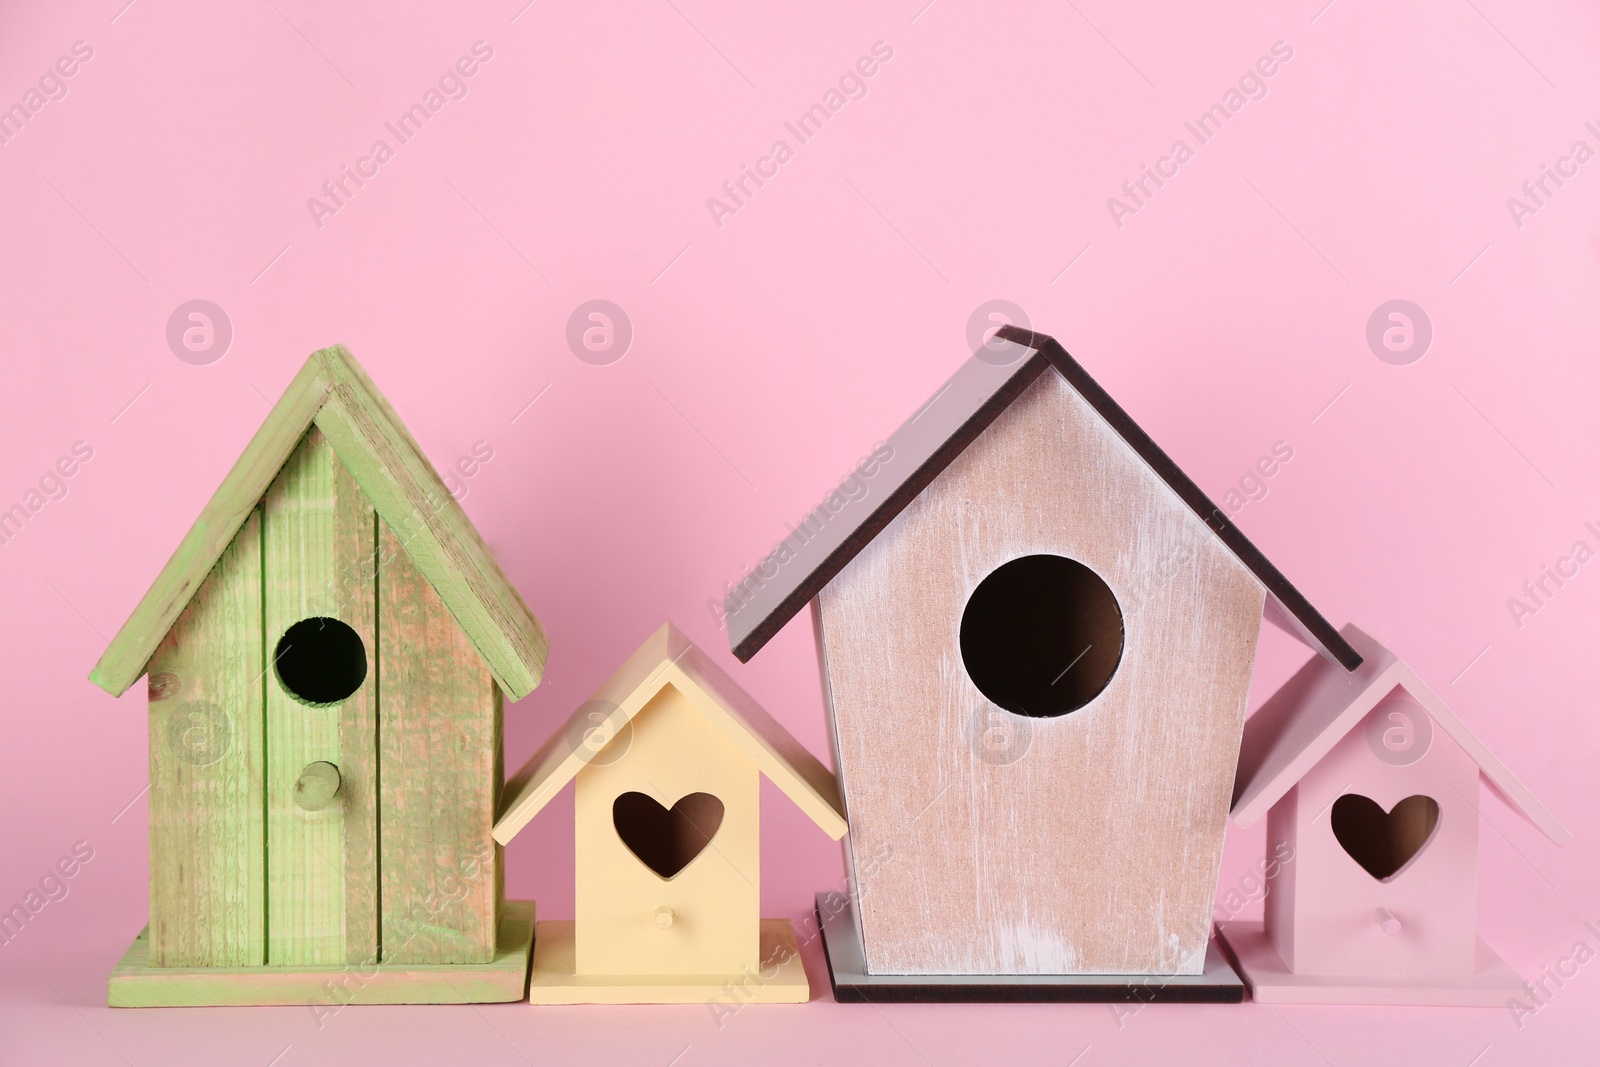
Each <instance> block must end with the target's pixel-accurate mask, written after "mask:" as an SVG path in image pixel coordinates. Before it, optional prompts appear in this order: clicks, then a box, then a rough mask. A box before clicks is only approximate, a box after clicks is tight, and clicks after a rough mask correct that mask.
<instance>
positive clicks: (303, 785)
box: [294, 760, 341, 811]
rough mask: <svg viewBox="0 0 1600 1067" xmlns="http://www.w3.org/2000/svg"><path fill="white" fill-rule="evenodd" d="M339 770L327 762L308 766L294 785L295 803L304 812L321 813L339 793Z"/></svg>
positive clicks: (318, 762)
mask: <svg viewBox="0 0 1600 1067" xmlns="http://www.w3.org/2000/svg"><path fill="white" fill-rule="evenodd" d="M340 782H341V780H340V778H339V768H337V767H335V766H334V765H333V764H331V763H328V762H327V761H325V760H318V761H317V762H315V763H311V764H307V765H306V769H305V770H303V771H301V772H300V777H299V779H297V780H296V781H295V783H294V802H295V803H296V804H297V805H299V807H300V809H301V810H302V811H321V810H322V809H323V808H325V807H327V806H328V805H329V804H331V803H332V802H333V798H334V797H335V796H337V795H338V793H339V785H340Z"/></svg>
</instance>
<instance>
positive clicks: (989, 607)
mask: <svg viewBox="0 0 1600 1067" xmlns="http://www.w3.org/2000/svg"><path fill="white" fill-rule="evenodd" d="M961 662H962V663H963V664H964V665H965V666H966V668H967V676H968V677H969V678H971V679H972V684H973V685H976V686H977V687H978V690H979V692H981V693H982V694H983V695H984V696H986V697H988V698H989V699H990V700H992V701H994V702H995V703H996V704H998V705H1000V707H1002V708H1004V709H1006V710H1007V711H1010V712H1015V713H1016V714H1018V715H1027V716H1030V717H1033V718H1052V717H1054V716H1057V715H1065V714H1067V713H1068V712H1072V711H1077V710H1078V709H1079V708H1081V707H1083V706H1084V705H1085V704H1087V703H1089V701H1091V700H1093V699H1094V698H1095V697H1097V696H1099V695H1100V692H1101V691H1102V690H1104V689H1105V687H1106V686H1107V685H1109V684H1110V682H1111V677H1112V675H1114V674H1116V673H1117V665H1118V664H1119V663H1121V662H1122V609H1121V607H1119V606H1118V604H1117V598H1116V595H1115V594H1114V593H1112V592H1111V587H1110V586H1108V585H1107V584H1106V583H1105V581H1104V580H1103V579H1101V577H1100V576H1099V575H1098V574H1096V573H1095V572H1094V571H1092V570H1090V569H1089V568H1088V567H1085V566H1084V565H1083V564H1081V563H1079V562H1078V561H1077V560H1074V559H1068V558H1066V557H1065V556H1053V555H1033V556H1022V557H1019V558H1018V559H1014V560H1011V561H1010V562H1008V563H1003V564H1001V565H1000V566H999V567H996V568H995V569H994V570H993V571H992V572H991V573H990V574H989V576H988V577H986V578H985V579H984V580H983V581H981V582H979V583H978V588H976V589H974V590H973V591H972V596H971V597H970V598H968V600H967V606H966V609H965V610H964V611H963V612H962V613H961Z"/></svg>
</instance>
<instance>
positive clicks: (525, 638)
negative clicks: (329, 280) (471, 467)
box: [317, 349, 550, 700]
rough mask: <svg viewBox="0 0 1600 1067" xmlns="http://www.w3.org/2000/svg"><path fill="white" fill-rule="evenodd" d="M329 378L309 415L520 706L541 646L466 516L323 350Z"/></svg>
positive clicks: (357, 379)
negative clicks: (321, 400)
mask: <svg viewBox="0 0 1600 1067" xmlns="http://www.w3.org/2000/svg"><path fill="white" fill-rule="evenodd" d="M330 352H336V353H338V355H337V356H330V357H329V361H330V366H331V367H332V368H333V369H332V373H333V375H334V377H335V379H336V384H335V386H334V388H333V391H332V392H331V393H330V395H329V397H328V400H327V402H326V403H325V404H324V405H323V407H322V410H321V411H319V412H318V413H317V426H318V427H319V428H321V429H322V431H323V432H324V433H326V434H327V435H328V440H329V441H331V442H332V443H333V446H334V448H336V449H338V451H339V455H340V457H341V458H342V459H343V460H344V462H345V463H346V464H347V465H348V466H349V467H350V470H351V473H353V474H354V475H355V478H356V480H357V481H358V482H360V483H361V486H362V488H363V489H365V490H366V492H367V496H368V497H369V498H370V499H371V500H372V504H373V506H374V507H376V508H377V509H378V513H379V514H380V515H382V516H383V519H384V521H385V522H387V523H388V524H389V527H390V528H391V529H392V530H394V532H395V536H396V537H398V538H399V539H400V541H401V543H402V544H404V545H405V548H406V553H407V555H409V556H410V557H411V560H412V562H413V563H415V564H416V566H417V569H418V570H420V571H422V573H423V574H425V575H427V576H428V580H429V581H430V582H431V583H432V585H433V588H434V591H435V592H437V593H438V594H439V597H440V599H442V600H443V601H444V603H445V604H446V605H447V606H448V607H449V608H450V611H451V614H453V615H454V616H455V617H456V621H458V622H459V623H460V624H461V628H462V629H463V630H465V631H466V633H467V635H468V636H469V637H470V638H471V639H472V642H473V645H474V646H475V647H476V648H477V649H478V650H479V651H480V652H481V653H482V654H483V657H484V660H485V661H486V662H487V663H488V664H489V667H490V669H491V670H492V671H494V674H495V679H496V680H497V681H498V682H499V683H500V685H501V687H502V688H503V689H504V690H505V691H506V692H507V693H510V694H511V696H512V699H514V700H520V699H521V698H522V697H525V696H527V695H528V694H529V693H530V692H532V691H533V688H534V687H535V686H537V685H538V684H539V678H540V676H541V675H543V673H544V665H545V659H546V656H547V655H548V653H549V647H550V643H549V640H548V639H547V638H546V637H545V633H544V630H543V628H541V627H540V625H539V620H537V619H535V618H534V617H533V613H532V612H531V611H529V610H528V605H527V604H526V603H524V602H523V599H522V594H521V593H519V592H518V591H517V587H516V586H514V585H512V584H511V581H510V579H508V578H507V577H506V576H505V572H503V571H502V570H501V569H500V565H499V564H498V563H497V562H495V558H494V556H493V554H491V553H490V551H489V547H488V545H486V544H484V541H483V537H482V536H481V535H480V534H479V533H478V530H477V527H475V526H473V525H472V520H471V519H469V518H467V513H466V512H465V511H463V510H461V505H460V504H458V503H457V502H456V500H455V498H454V497H453V496H451V495H450V490H449V489H447V488H445V484H444V481H443V480H442V479H441V478H440V477H439V474H438V472H437V471H435V470H434V469H433V465H432V464H431V463H429V462H428V458H427V456H425V455H424V454H423V452H422V449H421V447H420V446H418V444H417V442H416V441H415V440H414V439H413V438H412V437H411V433H410V431H408V430H407V429H406V427H405V424H404V423H402V422H401V421H400V418H399V416H397V415H396V414H395V413H394V409H393V408H391V407H390V406H389V402H388V401H387V400H386V399H384V397H383V395H382V394H381V393H379V392H378V390H377V388H376V387H375V386H374V385H373V384H372V381H371V379H369V378H368V377H367V374H366V372H365V371H364V370H362V369H361V367H360V365H359V364H357V363H356V362H355V360H353V359H351V358H350V356H349V353H347V352H344V350H343V349H327V350H324V353H323V354H326V353H330Z"/></svg>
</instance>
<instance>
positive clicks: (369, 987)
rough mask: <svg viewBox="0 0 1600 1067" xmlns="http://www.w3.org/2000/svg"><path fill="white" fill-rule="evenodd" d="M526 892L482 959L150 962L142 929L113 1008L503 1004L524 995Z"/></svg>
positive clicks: (115, 975)
mask: <svg viewBox="0 0 1600 1067" xmlns="http://www.w3.org/2000/svg"><path fill="white" fill-rule="evenodd" d="M533 928H534V907H533V901H531V900H514V901H510V902H508V903H507V904H506V908H505V911H504V913H503V914H502V917H501V921H500V937H499V941H498V943H497V945H496V948H495V953H494V959H493V960H491V961H490V962H488V963H481V964H466V965H462V964H447V965H430V964H397V965H389V964H381V963H380V964H371V965H367V964H357V965H355V966H351V965H349V964H342V965H338V966H327V967H320V968H319V967H254V968H244V967H214V968H173V967H153V966H151V965H150V962H149V957H148V944H149V942H148V940H147V938H146V936H145V935H143V934H141V935H140V936H139V937H138V938H137V939H136V940H135V941H134V942H133V944H132V945H131V946H130V947H129V948H128V951H127V952H126V953H125V954H124V955H123V957H122V960H121V961H120V962H119V963H118V964H117V965H116V967H115V968H114V969H113V970H112V972H111V980H110V982H109V983H108V986H109V988H108V993H109V998H108V999H109V1003H110V1006H111V1007H113V1008H164V1007H185V1006H214V1005H221V1004H250V1005H254V1004H287V1005H294V1006H295V1007H298V1008H302V1009H303V1008H305V1007H307V1006H309V1007H310V1008H311V1010H312V1011H313V1013H315V1015H316V1018H317V1020H318V1022H319V1023H320V1022H322V1021H323V1020H324V1019H325V1018H326V1017H327V1016H328V1015H331V1014H333V1013H334V1012H336V1011H338V1010H339V1009H340V1008H342V1007H343V1006H344V1005H346V1004H501V1003H507V1002H510V1001H515V1000H522V999H523V998H524V997H526V996H527V990H528V961H529V958H530V957H531V956H532V955H533Z"/></svg>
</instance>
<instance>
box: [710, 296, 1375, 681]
mask: <svg viewBox="0 0 1600 1067" xmlns="http://www.w3.org/2000/svg"><path fill="white" fill-rule="evenodd" d="M996 338H997V340H996V342H994V343H992V344H991V345H990V346H986V347H985V348H984V349H982V350H981V351H979V352H978V353H977V354H976V355H974V356H973V357H972V358H971V359H969V360H968V361H967V362H966V363H964V364H963V365H962V366H961V367H960V368H959V369H958V370H957V371H956V373H955V374H954V375H953V376H952V377H951V378H950V380H949V381H947V382H946V383H945V384H944V386H943V387H942V388H941V389H940V390H939V391H938V392H937V393H935V394H934V396H933V398H932V399H931V400H929V401H928V402H927V403H926V404H924V405H923V406H922V407H921V408H920V409H918V411H917V413H916V414H914V415H913V416H911V418H910V419H909V420H908V421H907V422H906V423H905V425H903V426H901V427H900V429H899V430H897V431H895V433H894V435H893V436H892V437H890V438H889V440H888V441H886V442H884V443H883V444H882V445H880V446H879V447H878V448H876V449H875V450H874V451H873V453H872V456H871V457H870V458H869V459H868V460H866V461H864V466H863V467H859V468H858V469H857V471H856V472H854V473H852V474H851V475H850V476H849V477H848V478H847V479H846V480H845V482H844V484H843V485H841V486H840V487H839V488H838V489H836V490H835V491H834V492H832V493H830V494H829V495H828V497H827V498H826V499H824V501H823V502H822V504H821V505H819V506H818V507H817V508H816V509H815V510H814V511H812V513H811V514H810V515H808V516H806V518H805V520H804V521H802V522H801V524H800V525H799V526H798V527H797V528H795V529H793V530H792V531H791V533H790V534H789V536H788V537H786V538H785V539H784V540H783V541H782V542H780V544H779V545H778V546H776V547H775V549H774V551H773V553H772V554H771V555H769V556H767V558H766V559H764V560H762V561H761V563H760V564H758V565H757V566H756V568H755V570H754V571H752V572H751V573H750V574H749V575H747V576H746V577H745V579H744V581H742V582H740V583H739V584H738V585H737V586H735V587H734V589H733V590H732V591H731V592H729V594H728V595H727V598H726V600H725V601H724V608H725V610H726V612H727V623H728V640H729V643H730V644H731V645H732V647H733V654H734V655H735V656H737V657H739V659H740V660H741V661H748V660H749V659H750V657H751V656H754V655H755V654H756V653H757V652H758V651H760V650H761V647H762V646H763V645H765V644H766V643H767V642H768V641H769V640H771V639H772V637H773V635H774V634H776V633H777V632H778V631H779V630H780V629H782V628H783V626H784V625H785V624H786V623H787V622H788V621H789V620H790V619H792V618H793V617H794V616H795V614H796V613H797V612H798V611H799V610H800V609H801V608H803V607H804V606H805V605H806V604H807V603H808V602H809V601H810V600H811V599H812V598H813V597H815V596H816V595H817V594H818V593H819V592H821V591H822V589H823V588H824V587H825V586H826V585H827V584H828V583H829V582H830V581H832V580H833V579H834V577H835V576H836V575H837V574H838V573H839V572H840V571H841V570H843V569H844V567H845V566H846V565H847V564H848V563H849V562H850V561H851V560H852V559H854V558H855V557H856V555H857V554H858V553H860V552H861V550H862V549H864V548H866V547H867V545H868V544H870V543H871V542H872V540H873V538H875V537H877V536H878V534H879V533H880V532H882V531H883V529H884V528H885V527H886V526H888V525H889V523H890V522H892V521H893V520H894V518H895V516H897V515H899V514H900V512H902V511H903V510H905V508H906V507H907V506H908V505H909V504H910V503H911V502H912V501H913V500H915V499H916V498H917V495H918V494H919V493H921V492H922V490H923V489H925V488H927V486H928V485H929V484H930V483H931V482H932V481H933V480H934V479H935V478H936V477H938V475H939V474H940V472H941V471H943V470H944V469H945V468H946V467H947V466H949V465H950V463H951V462H952V461H954V460H955V458H956V457H957V456H959V455H960V454H961V453H962V452H964V451H965V450H966V448H967V446H968V445H970V444H971V443H972V442H973V441H975V440H976V439H977V437H978V435H979V434H981V433H982V432H983V431H984V430H985V429H987V428H988V427H989V425H990V423H992V422H994V420H995V419H996V418H998V417H999V415H1000V413H1001V412H1003V411H1004V410H1005V409H1006V408H1008V407H1009V406H1010V405H1011V403H1012V401H1014V400H1016V399H1017V398H1018V397H1019V396H1021V395H1022V393H1023V392H1024V391H1025V390H1026V389H1027V387H1028V386H1029V385H1032V384H1033V382H1034V381H1035V380H1036V379H1037V378H1038V377H1039V375H1041V374H1044V373H1046V372H1048V371H1050V370H1051V369H1054V371H1055V372H1056V373H1059V374H1060V375H1061V376H1062V377H1063V378H1065V379H1066V381H1067V383H1068V384H1069V385H1071V386H1072V388H1073V389H1075V390H1076V391H1077V393H1078V395H1079V396H1081V397H1082V398H1083V399H1084V400H1085V401H1086V402H1087V403H1088V404H1089V406H1090V407H1092V408H1093V409H1094V410H1095V412H1096V413H1097V414H1098V415H1099V416H1100V417H1101V418H1102V419H1104V420H1105V422H1106V424H1107V425H1108V426H1110V427H1111V429H1112V430H1113V431H1114V432H1115V433H1116V434H1117V435H1118V436H1119V437H1121V438H1122V440H1123V441H1125V442H1126V443H1127V444H1128V446H1129V447H1130V448H1132V449H1133V451H1134V452H1135V454H1137V455H1138V456H1139V458H1140V459H1141V460H1143V461H1144V463H1145V464H1146V465H1147V466H1149V468H1150V469H1151V470H1152V471H1153V472H1154V473H1155V474H1156V476H1157V477H1159V478H1160V479H1161V480H1162V481H1163V482H1164V483H1165V484H1166V485H1167V487H1168V488H1170V489H1171V490H1172V491H1173V492H1174V493H1176V494H1177V496H1178V498H1179V499H1180V500H1182V501H1183V503H1184V504H1185V505H1186V506H1187V507H1188V508H1189V509H1190V510H1191V511H1193V512H1194V513H1195V515H1197V516H1198V517H1199V518H1200V519H1201V520H1202V521H1203V522H1204V523H1205V524H1206V527H1207V528H1208V529H1209V530H1210V531H1211V532H1212V533H1213V534H1214V535H1215V536H1216V537H1217V539H1218V540H1220V541H1221V542H1222V543H1223V545H1224V546H1225V547H1226V548H1227V549H1228V550H1229V551H1230V552H1232V553H1233V555H1234V557H1235V558H1236V559H1238V561H1239V562H1240V563H1241V564H1242V565H1243V566H1244V567H1245V568H1247V569H1248V570H1249V571H1250V572H1251V573H1252V574H1254V575H1255V577H1256V580H1257V581H1259V582H1260V583H1261V584H1262V586H1263V587H1264V588H1265V590H1266V593H1267V613H1268V616H1269V617H1270V618H1272V619H1273V621H1274V622H1278V623H1280V624H1287V625H1288V626H1289V627H1290V629H1291V632H1293V633H1294V634H1295V635H1296V636H1297V637H1299V638H1300V639H1301V640H1303V641H1305V642H1306V643H1307V644H1308V645H1310V646H1311V647H1312V648H1315V649H1316V650H1317V651H1319V652H1321V653H1322V654H1323V655H1324V656H1327V657H1328V658H1329V659H1330V660H1333V661H1334V662H1336V663H1338V664H1339V665H1341V666H1342V667H1344V668H1345V669H1346V670H1354V669H1355V668H1356V667H1358V666H1360V664H1361V656H1360V654H1359V653H1357V652H1356V650H1355V649H1354V648H1351V647H1350V645H1349V643H1348V642H1347V641H1345V639H1344V638H1343V637H1341V636H1340V635H1339V632H1338V631H1337V630H1335V629H1334V627H1333V624H1332V623H1330V622H1328V620H1327V619H1325V618H1324V617H1323V616H1322V614H1321V613H1320V612H1318V611H1317V609H1316V608H1315V607H1313V606H1312V605H1311V602H1310V601H1309V600H1307V599H1306V598H1305V596H1304V595H1302V594H1301V593H1300V591H1299V590H1298V589H1296V588H1295V587H1294V586H1293V585H1292V584H1291V583H1290V582H1289V579H1288V578H1286V577H1284V575H1283V572H1282V571H1280V570H1278V568H1277V567H1275V566H1273V564H1272V561H1271V560H1269V559H1267V557H1266V556H1265V555H1263V554H1262V552H1261V550H1260V549H1258V548H1257V547H1256V546H1255V545H1254V544H1253V543H1251V541H1250V539H1249V538H1247V537H1246V536H1245V535H1244V533H1243V531H1241V530H1240V529H1239V527H1237V526H1235V525H1234V524H1233V522H1232V521H1231V520H1230V519H1229V518H1228V515H1227V512H1225V511H1223V510H1222V509H1221V508H1219V507H1217V506H1216V505H1215V504H1213V503H1212V502H1211V500H1210V498H1209V497H1207V496H1206V495H1205V493H1204V492H1203V491H1202V490H1201V489H1200V487H1199V486H1197V485H1196V484H1195V483H1194V482H1193V481H1192V480H1191V479H1190V478H1189V476H1188V475H1186V474H1184V473H1183V471H1182V470H1181V469H1180V468H1179V467H1178V465H1177V464H1176V463H1174V462H1173V461H1172V459H1171V458H1170V457H1169V456H1168V455H1167V454H1166V453H1165V452H1163V451H1162V450H1161V448H1160V446H1158V445H1157V444H1156V443H1155V441H1153V440H1152V439H1151V438H1150V435H1149V434H1147V433H1145V432H1144V431H1143V430H1142V429H1140V427H1139V425H1138V424H1137V423H1135V422H1134V421H1133V419H1132V418H1131V417H1130V416H1129V415H1128V413H1127V412H1126V411H1124V410H1123V409H1122V408H1121V406H1120V405H1118V404H1117V402H1116V401H1115V400H1113V399H1112V398H1111V396H1110V394H1108V393H1107V392H1106V391H1105V390H1104V389H1102V388H1101V387H1100V385H1099V384H1098V383H1097V382H1096V381H1095V380H1094V379H1093V378H1091V377H1090V376H1089V373H1088V372H1087V371H1085V370H1084V369H1083V367H1082V366H1080V365H1079V364H1078V362H1077V361H1076V360H1074V359H1073V358H1072V357H1071V356H1069V355H1068V354H1067V352H1066V350H1065V349H1064V348H1062V347H1061V345H1060V344H1059V343H1058V342H1056V341H1055V340H1054V339H1053V338H1050V337H1047V336H1045V335H1044V334H1041V333H1033V332H1031V331H1028V330H1022V329H1018V328H1017V327H1014V326H1007V327H1004V328H1002V329H1001V330H1000V331H999V333H998V334H997V335H996ZM869 472H870V473H869Z"/></svg>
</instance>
